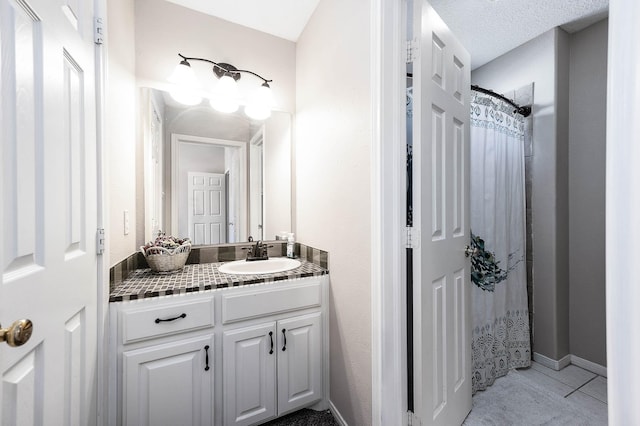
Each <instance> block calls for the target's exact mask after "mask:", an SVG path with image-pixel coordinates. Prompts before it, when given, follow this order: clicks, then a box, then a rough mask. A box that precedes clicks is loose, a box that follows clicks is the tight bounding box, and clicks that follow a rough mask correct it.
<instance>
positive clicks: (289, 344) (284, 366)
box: [277, 312, 322, 415]
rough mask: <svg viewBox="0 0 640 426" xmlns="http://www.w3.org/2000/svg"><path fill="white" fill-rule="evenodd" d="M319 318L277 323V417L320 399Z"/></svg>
mask: <svg viewBox="0 0 640 426" xmlns="http://www.w3.org/2000/svg"><path fill="white" fill-rule="evenodd" d="M321 315H322V314H321V313H320V312H317V313H313V314H310V315H302V316H299V317H294V318H290V319H285V320H281V321H278V325H277V328H278V415H282V414H285V413H287V412H290V411H293V410H295V409H297V408H300V407H301V406H304V405H308V404H310V403H312V402H315V401H319V400H320V399H322V332H321V331H322V325H321V324H322V322H321V318H322V317H321Z"/></svg>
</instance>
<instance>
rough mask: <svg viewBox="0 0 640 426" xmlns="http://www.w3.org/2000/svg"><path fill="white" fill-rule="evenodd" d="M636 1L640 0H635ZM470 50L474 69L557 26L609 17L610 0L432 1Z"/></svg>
mask: <svg viewBox="0 0 640 426" xmlns="http://www.w3.org/2000/svg"><path fill="white" fill-rule="evenodd" d="M634 1H637V0H634ZM430 3H431V5H432V6H433V8H434V9H435V10H436V12H438V14H439V15H440V16H441V17H442V19H443V20H444V21H445V22H446V23H447V25H448V26H449V28H451V29H452V30H453V32H454V33H455V34H456V35H457V37H458V39H459V40H460V42H462V44H463V45H464V46H465V47H466V48H467V50H468V51H469V53H471V68H472V69H475V68H477V67H479V66H481V65H484V64H486V63H487V62H489V61H491V60H493V59H495V58H497V57H498V56H500V55H502V54H504V53H507V52H508V51H510V50H511V49H513V48H515V47H518V46H520V45H521V44H523V43H526V42H527V41H529V40H532V39H534V38H536V37H537V36H539V35H540V34H542V33H544V32H546V31H548V30H550V29H551V28H554V27H559V26H562V28H563V29H565V30H566V31H568V32H575V31H579V30H581V29H583V28H585V27H587V26H589V25H590V24H592V23H594V22H597V21H599V20H600V19H602V18H604V17H606V16H607V13H608V10H609V0H430Z"/></svg>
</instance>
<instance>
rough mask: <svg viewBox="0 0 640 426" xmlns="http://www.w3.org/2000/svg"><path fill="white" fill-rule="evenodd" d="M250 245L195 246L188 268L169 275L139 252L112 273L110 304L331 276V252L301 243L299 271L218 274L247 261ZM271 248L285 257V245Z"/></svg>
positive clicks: (271, 252)
mask: <svg viewBox="0 0 640 426" xmlns="http://www.w3.org/2000/svg"><path fill="white" fill-rule="evenodd" d="M249 246H250V245H249V244H246V243H245V244H233V245H228V246H199V247H192V248H191V253H189V257H188V258H187V265H186V266H185V268H184V269H183V270H182V271H180V272H176V273H174V274H169V275H160V274H154V273H153V272H151V271H150V270H149V269H148V268H149V266H148V265H147V262H146V260H145V258H144V256H143V255H142V253H140V252H136V253H134V254H132V255H131V256H129V257H128V258H126V259H124V260H123V261H122V262H119V263H117V264H116V265H114V266H113V267H112V268H111V269H110V270H109V288H110V297H109V301H110V302H115V301H121V300H130V299H137V298H140V297H156V296H160V295H165V294H176V293H185V292H190V291H204V290H210V289H213V288H222V287H229V286H238V285H246V284H255V283H259V282H269V281H277V280H285V279H291V278H303V277H307V276H313V275H324V274H327V273H328V269H329V253H328V252H326V251H322V250H319V249H316V248H313V247H309V246H306V245H304V244H300V243H296V245H295V249H294V254H295V257H296V258H298V259H299V260H301V261H303V262H302V265H301V266H300V267H299V268H296V269H294V270H291V271H287V272H283V273H279V274H266V275H246V276H243V277H242V280H240V279H239V278H238V276H237V275H227V274H221V273H220V272H218V266H219V265H220V264H221V262H230V261H233V260H240V259H244V258H245V257H246V253H247V252H246V249H247V248H248V247H249ZM268 247H269V249H268V250H269V256H270V257H280V256H285V255H286V251H287V244H286V242H279V241H278V242H276V241H274V242H269V243H268Z"/></svg>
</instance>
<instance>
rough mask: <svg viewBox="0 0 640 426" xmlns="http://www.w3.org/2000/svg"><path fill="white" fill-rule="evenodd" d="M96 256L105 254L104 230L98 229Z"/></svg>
mask: <svg viewBox="0 0 640 426" xmlns="http://www.w3.org/2000/svg"><path fill="white" fill-rule="evenodd" d="M96 254H104V228H98V232H97V233H96Z"/></svg>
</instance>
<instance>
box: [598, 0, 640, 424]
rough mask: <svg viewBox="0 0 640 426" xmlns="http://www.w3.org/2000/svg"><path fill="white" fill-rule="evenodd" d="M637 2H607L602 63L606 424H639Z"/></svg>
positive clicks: (639, 56)
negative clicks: (604, 69)
mask: <svg viewBox="0 0 640 426" xmlns="http://www.w3.org/2000/svg"><path fill="white" fill-rule="evenodd" d="M638 20H640V4H638V3H636V2H632V1H626V0H611V2H610V3H609V40H608V59H607V62H608V63H607V141H606V150H607V153H606V233H605V238H606V312H607V376H608V377H607V385H608V395H609V401H608V411H609V423H610V424H637V423H638V422H640V407H639V406H638V404H637V401H638V398H640V381H639V380H638V378H640V368H639V367H638V365H637V363H636V362H635V360H637V359H638V357H639V356H640V337H638V332H637V330H636V329H635V328H636V325H637V324H638V322H639V321H640V314H639V313H638V309H637V307H638V304H640V291H639V290H638V286H637V284H638V278H630V277H637V271H636V269H637V268H636V265H637V254H636V250H634V247H635V245H636V242H637V241H638V238H640V227H639V226H637V225H635V223H636V222H637V218H638V217H639V216H640V196H639V194H638V192H637V191H634V190H632V189H630V188H634V187H637V185H640V170H639V169H638V167H637V165H638V163H639V162H640V150H639V149H638V148H637V147H638V146H639V143H640V136H639V134H638V130H639V126H638V124H637V117H638V114H640V105H638V103H637V102H636V100H635V99H634V93H637V88H638V86H639V85H640V77H639V76H640V52H638V49H637V47H636V46H634V44H633V42H634V40H637V39H638V37H640V28H639V27H638V26H637V22H638ZM634 89H635V90H634Z"/></svg>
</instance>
